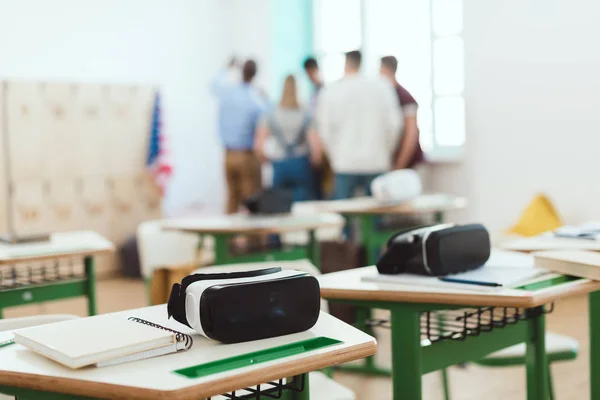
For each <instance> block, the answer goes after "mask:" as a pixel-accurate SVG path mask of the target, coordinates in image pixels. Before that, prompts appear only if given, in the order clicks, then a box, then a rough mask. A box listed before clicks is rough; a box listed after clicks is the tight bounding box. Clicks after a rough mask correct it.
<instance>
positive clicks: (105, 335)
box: [14, 315, 175, 368]
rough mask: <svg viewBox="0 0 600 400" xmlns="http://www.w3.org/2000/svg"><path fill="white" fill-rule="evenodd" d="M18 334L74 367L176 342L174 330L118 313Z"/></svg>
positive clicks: (19, 340) (29, 344)
mask: <svg viewBox="0 0 600 400" xmlns="http://www.w3.org/2000/svg"><path fill="white" fill-rule="evenodd" d="M14 335H15V342H17V343H19V344H21V345H23V346H25V347H28V348H29V349H30V350H33V351H35V352H37V353H40V354H42V355H44V356H46V357H48V358H50V359H53V360H55V361H57V362H59V363H61V364H64V365H66V366H68V367H71V368H79V367H83V366H86V365H91V364H96V363H100V362H102V361H107V360H113V359H116V358H119V357H124V356H127V355H130V354H135V353H139V352H144V351H147V350H152V349H156V348H159V347H164V346H167V345H169V344H173V343H175V335H174V334H173V333H172V332H168V331H165V330H162V329H158V328H154V327H151V326H147V325H144V324H141V323H138V322H134V321H129V320H128V319H127V318H125V317H119V316H114V315H99V316H95V317H89V318H81V319H73V320H69V321H62V322H56V323H53V324H47V325H40V326H34V327H30V328H24V329H19V330H16V331H15V332H14Z"/></svg>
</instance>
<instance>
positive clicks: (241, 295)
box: [167, 268, 320, 343]
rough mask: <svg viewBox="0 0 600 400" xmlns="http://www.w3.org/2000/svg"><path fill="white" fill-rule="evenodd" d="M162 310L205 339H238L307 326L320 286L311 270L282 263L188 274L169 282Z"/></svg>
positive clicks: (316, 306) (317, 302)
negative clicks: (308, 271)
mask: <svg viewBox="0 0 600 400" xmlns="http://www.w3.org/2000/svg"><path fill="white" fill-rule="evenodd" d="M167 310H168V313H169V318H171V317H173V318H175V320H176V321H178V322H180V323H182V324H184V325H187V326H188V327H190V328H192V329H194V330H195V331H196V332H198V333H200V334H201V335H203V336H206V337H207V338H210V339H214V340H218V341H220V342H223V343H239V342H245V341H249V340H258V339H266V338H269V337H275V336H282V335H288V334H292V333H297V332H303V331H306V330H308V329H310V328H312V327H313V326H314V324H315V323H316V322H317V319H318V318H319V311H320V288H319V283H318V281H317V279H316V278H315V277H313V276H311V275H310V274H308V273H306V272H301V271H293V270H285V271H282V270H281V268H268V269H262V270H255V271H244V272H232V273H216V274H193V275H189V276H186V277H185V278H183V281H182V282H181V284H179V283H176V284H174V285H173V287H172V289H171V295H170V296H169V302H168V304H167Z"/></svg>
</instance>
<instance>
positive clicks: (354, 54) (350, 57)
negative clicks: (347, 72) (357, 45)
mask: <svg viewBox="0 0 600 400" xmlns="http://www.w3.org/2000/svg"><path fill="white" fill-rule="evenodd" d="M361 60H362V54H361V53H360V50H352V51H349V52H347V53H346V62H349V63H350V64H352V66H354V67H355V68H359V67H360V62H361Z"/></svg>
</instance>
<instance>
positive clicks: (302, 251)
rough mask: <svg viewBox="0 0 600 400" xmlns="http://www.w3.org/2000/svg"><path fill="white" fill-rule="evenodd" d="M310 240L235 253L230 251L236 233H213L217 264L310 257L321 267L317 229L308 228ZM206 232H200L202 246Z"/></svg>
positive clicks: (291, 259)
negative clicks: (246, 252) (247, 252)
mask: <svg viewBox="0 0 600 400" xmlns="http://www.w3.org/2000/svg"><path fill="white" fill-rule="evenodd" d="M308 233H309V241H308V244H307V245H305V246H290V247H284V248H283V249H273V250H267V251H262V252H258V253H250V254H243V255H233V254H230V252H229V242H230V240H231V238H233V237H234V236H235V235H236V234H233V233H215V234H211V236H213V237H214V240H215V261H214V264H215V265H222V264H236V263H250V262H261V261H294V260H301V259H305V258H307V259H309V260H310V261H311V262H312V263H313V265H315V266H317V268H318V267H319V264H320V252H319V242H318V241H317V238H316V236H315V230H314V229H311V230H308ZM203 237H204V234H200V247H201V246H202V242H203V240H202V238H203Z"/></svg>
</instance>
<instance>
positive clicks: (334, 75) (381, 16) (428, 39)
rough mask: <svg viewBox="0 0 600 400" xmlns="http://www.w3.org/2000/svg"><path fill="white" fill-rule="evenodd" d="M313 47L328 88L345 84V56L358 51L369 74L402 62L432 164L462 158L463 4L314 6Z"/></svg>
mask: <svg viewBox="0 0 600 400" xmlns="http://www.w3.org/2000/svg"><path fill="white" fill-rule="evenodd" d="M313 1H314V7H313V10H314V47H315V51H316V56H317V57H318V58H319V61H320V65H321V69H322V73H323V78H324V80H325V82H332V81H335V80H337V79H339V78H341V77H342V75H343V70H344V53H345V52H346V51H349V50H356V49H360V50H361V51H362V52H363V60H364V61H363V69H364V72H365V73H366V74H368V75H375V74H377V73H378V72H379V61H380V58H381V57H382V56H385V55H394V56H396V58H397V59H398V72H397V79H398V82H400V83H401V84H402V85H403V86H404V87H406V88H407V89H408V90H409V91H410V92H411V93H412V94H413V96H414V97H415V98H416V99H417V101H418V102H419V114H418V122H419V129H420V131H421V146H422V147H423V149H424V150H425V151H426V152H427V154H428V157H429V158H431V159H432V160H434V161H435V160H436V159H438V160H439V159H445V160H447V159H454V158H456V157H459V156H460V154H461V151H462V147H463V145H464V142H465V101H464V85H465V83H464V44H463V38H462V27H463V19H462V15H463V12H462V0H313Z"/></svg>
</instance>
